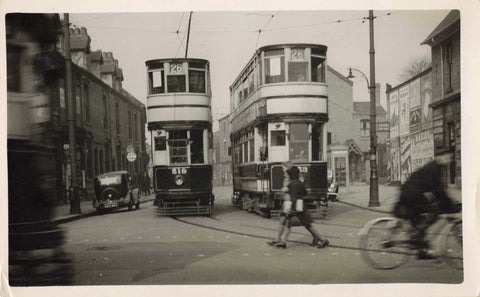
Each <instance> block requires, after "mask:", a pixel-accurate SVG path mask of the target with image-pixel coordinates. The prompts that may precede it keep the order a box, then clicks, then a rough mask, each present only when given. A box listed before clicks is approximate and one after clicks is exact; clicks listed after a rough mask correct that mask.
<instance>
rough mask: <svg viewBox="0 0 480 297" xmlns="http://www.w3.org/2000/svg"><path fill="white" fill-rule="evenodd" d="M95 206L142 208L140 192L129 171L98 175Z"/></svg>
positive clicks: (95, 183) (104, 207)
mask: <svg viewBox="0 0 480 297" xmlns="http://www.w3.org/2000/svg"><path fill="white" fill-rule="evenodd" d="M94 187H95V198H94V199H93V207H94V208H96V209H97V210H106V209H110V208H118V207H124V206H127V207H128V209H129V210H131V209H132V208H133V206H134V205H135V208H137V209H138V208H140V193H139V190H138V186H136V185H135V183H134V181H133V180H132V177H131V176H130V175H129V174H128V172H127V171H114V172H107V173H103V174H100V175H98V176H97V177H96V178H95V182H94Z"/></svg>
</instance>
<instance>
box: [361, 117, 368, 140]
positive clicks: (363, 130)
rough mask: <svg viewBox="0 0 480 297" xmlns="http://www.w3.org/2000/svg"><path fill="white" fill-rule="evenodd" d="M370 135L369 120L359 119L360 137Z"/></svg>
mask: <svg viewBox="0 0 480 297" xmlns="http://www.w3.org/2000/svg"><path fill="white" fill-rule="evenodd" d="M369 136H370V120H360V137H369Z"/></svg>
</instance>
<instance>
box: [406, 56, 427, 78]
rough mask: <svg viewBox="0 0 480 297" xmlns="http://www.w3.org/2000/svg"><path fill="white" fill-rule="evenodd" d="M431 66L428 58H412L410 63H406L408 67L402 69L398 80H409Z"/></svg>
mask: <svg viewBox="0 0 480 297" xmlns="http://www.w3.org/2000/svg"><path fill="white" fill-rule="evenodd" d="M431 66H432V62H431V61H430V57H427V56H423V57H417V58H413V59H412V60H411V61H410V63H408V65H407V66H405V68H403V71H402V73H401V74H400V80H401V81H406V80H409V79H410V78H412V77H414V76H415V75H417V74H419V73H421V72H423V71H425V70H427V69H428V68H429V67H431Z"/></svg>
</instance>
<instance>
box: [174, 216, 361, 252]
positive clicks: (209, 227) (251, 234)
mask: <svg viewBox="0 0 480 297" xmlns="http://www.w3.org/2000/svg"><path fill="white" fill-rule="evenodd" d="M171 218H172V219H173V220H175V221H177V222H180V223H183V224H188V225H191V226H195V227H199V228H203V229H207V230H212V231H217V232H224V233H228V234H233V235H239V236H248V237H252V238H259V239H264V240H271V239H272V238H273V237H272V236H266V235H258V234H255V233H254V232H242V231H235V230H231V229H228V228H222V227H216V226H209V225H206V224H202V223H199V222H193V221H191V220H189V219H184V218H181V217H178V216H171ZM206 218H207V219H208V220H213V221H215V222H220V223H226V224H230V225H232V224H233V225H238V226H242V227H247V228H251V229H254V230H255V229H257V230H264V231H271V232H277V230H278V229H277V228H269V227H261V226H255V225H247V224H241V223H236V222H231V221H229V222H227V221H224V220H221V219H218V218H212V217H206ZM314 224H318V223H315V222H314ZM328 225H330V226H338V227H350V228H356V229H359V227H358V226H350V225H341V224H328ZM290 234H295V235H306V234H305V233H301V232H295V231H293V230H292V232H291V233H290ZM325 236H326V235H325ZM326 237H328V238H338V236H335V235H328V236H326ZM289 242H290V243H296V244H301V245H309V244H310V243H309V242H305V241H300V240H289ZM355 243H356V241H355ZM329 246H330V247H333V248H339V249H345V250H356V251H358V250H360V248H358V247H352V246H347V245H338V244H337V245H336V244H332V243H330V245H329Z"/></svg>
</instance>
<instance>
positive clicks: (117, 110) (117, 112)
mask: <svg viewBox="0 0 480 297" xmlns="http://www.w3.org/2000/svg"><path fill="white" fill-rule="evenodd" d="M115 126H116V130H117V134H120V106H119V105H118V102H115Z"/></svg>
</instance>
